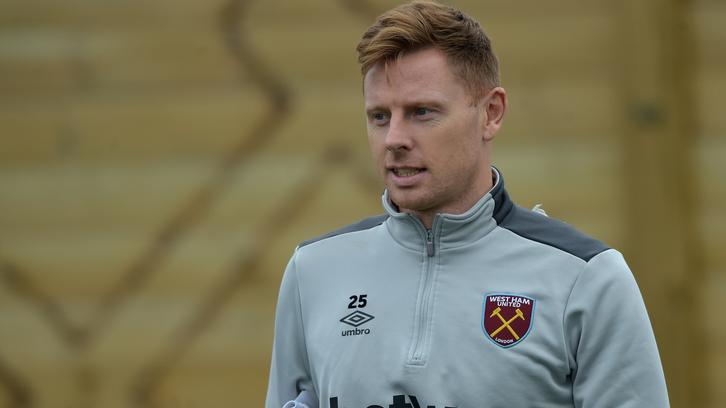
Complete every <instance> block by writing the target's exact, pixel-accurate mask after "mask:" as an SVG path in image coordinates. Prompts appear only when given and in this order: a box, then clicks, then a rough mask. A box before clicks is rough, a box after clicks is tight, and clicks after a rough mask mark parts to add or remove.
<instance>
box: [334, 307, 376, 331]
mask: <svg viewBox="0 0 726 408" xmlns="http://www.w3.org/2000/svg"><path fill="white" fill-rule="evenodd" d="M371 320H373V316H371V315H369V314H368V313H363V312H361V311H359V310H356V311H355V312H353V313H351V314H349V315H348V316H345V317H344V318H342V319H340V321H341V322H343V323H345V324H347V325H350V326H353V327H358V326H360V325H362V324H365V323H368V322H370V321H371Z"/></svg>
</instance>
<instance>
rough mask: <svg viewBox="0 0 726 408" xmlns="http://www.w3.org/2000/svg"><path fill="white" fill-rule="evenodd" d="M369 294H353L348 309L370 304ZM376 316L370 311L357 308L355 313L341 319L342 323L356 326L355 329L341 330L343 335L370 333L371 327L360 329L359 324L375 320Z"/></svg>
mask: <svg viewBox="0 0 726 408" xmlns="http://www.w3.org/2000/svg"><path fill="white" fill-rule="evenodd" d="M367 297H368V295H353V296H351V297H350V298H348V299H349V300H350V301H351V302H350V303H348V309H358V308H364V307H366V305H368V300H367V299H366V298H367ZM374 318H375V317H374V316H371V315H369V314H368V313H364V312H361V311H360V310H356V311H354V312H353V313H351V314H349V315H347V316H345V317H344V318H342V319H340V321H341V322H342V323H345V324H347V325H349V326H353V327H355V329H353V330H343V331H342V332H341V336H343V337H345V336H357V335H360V334H370V333H371V329H359V328H358V326H361V325H364V324H366V323H368V322H370V321H371V320H373V319H374Z"/></svg>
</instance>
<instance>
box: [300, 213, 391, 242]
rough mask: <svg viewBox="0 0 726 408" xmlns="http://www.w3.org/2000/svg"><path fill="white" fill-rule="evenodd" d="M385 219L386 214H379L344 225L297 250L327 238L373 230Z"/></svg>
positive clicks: (311, 240)
mask: <svg viewBox="0 0 726 408" xmlns="http://www.w3.org/2000/svg"><path fill="white" fill-rule="evenodd" d="M387 218H388V214H381V215H376V216H373V217H368V218H365V219H363V220H361V221H358V222H356V223H353V224H350V225H346V226H345V227H343V228H340V229H337V230H335V231H332V232H329V233H327V234H325V235H322V236H319V237H317V238H313V239H310V240H307V241H305V242H302V243H301V244H300V245H299V246H298V248H302V247H305V246H308V245H310V244H314V243H316V242H320V241H323V240H326V239H329V238H334V237H337V236H340V235H344V234H350V233H353V232H359V231H365V230H368V229H371V228H375V227H377V226H379V225H381V224H383V222H384V221H386V219H387Z"/></svg>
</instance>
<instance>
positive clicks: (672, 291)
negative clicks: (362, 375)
mask: <svg viewBox="0 0 726 408" xmlns="http://www.w3.org/2000/svg"><path fill="white" fill-rule="evenodd" d="M397 4H399V3H398V2H396V1H384V0H309V1H297V0H267V1H261V0H259V1H253V0H174V1H172V0H107V1H99V0H63V1H57V0H3V1H2V2H0V408H9V407H38V408H45V407H48V408H56V407H63V408H65V407H69V408H92V407H104V408H127V407H128V408H130V407H164V408H167V407H168V408H173V407H185V408H186V407H218V408H223V407H252V406H262V405H263V403H264V397H265V392H266V387H267V375H268V370H269V359H270V352H271V346H272V335H273V321H274V309H275V302H276V298H277V290H278V285H279V282H280V279H281V277H282V273H283V270H284V268H285V265H286V263H287V261H288V259H289V257H290V255H291V254H292V251H293V249H294V248H295V246H296V245H297V244H298V243H299V242H301V241H303V240H305V239H309V238H312V237H315V236H317V235H320V234H323V233H325V232H327V231H330V230H333V229H336V228H339V227H341V226H343V225H345V224H348V223H350V222H354V221H357V220H359V219H360V218H363V217H366V216H370V215H374V214H379V213H381V212H382V208H381V206H380V193H381V191H382V184H381V183H380V182H379V181H378V178H377V174H376V172H375V170H374V168H373V162H372V159H371V156H370V153H369V150H368V145H367V139H366V130H365V119H364V115H363V97H362V93H361V77H360V74H359V70H358V66H357V64H356V57H357V55H356V52H355V46H356V44H357V43H358V40H359V39H360V36H361V35H362V33H363V31H364V30H365V29H366V28H367V27H368V26H369V25H370V24H371V23H372V22H373V20H374V18H375V17H376V16H377V15H378V14H380V13H381V12H383V11H385V10H387V9H389V8H391V7H394V6H395V5H397ZM446 4H449V5H451V6H454V7H457V8H460V9H461V10H463V11H464V12H466V13H467V14H469V15H471V16H472V17H474V18H475V19H477V20H478V21H479V22H480V23H481V24H482V25H483V26H484V28H485V30H486V31H487V32H488V34H489V35H490V36H491V37H492V39H493V43H494V48H495V51H496V52H497V54H498V56H499V58H500V64H501V72H502V84H503V86H504V88H505V89H506V91H507V94H508V97H509V102H510V108H509V111H508V112H507V115H506V117H505V122H504V127H503V129H502V131H501V132H500V133H499V134H498V135H497V139H496V140H495V143H494V157H493V162H494V164H495V165H496V166H497V167H498V168H499V169H500V170H501V171H502V173H503V175H504V179H505V182H506V185H507V188H508V190H509V192H510V194H511V196H512V197H513V198H514V200H515V201H516V202H517V203H518V204H520V205H523V206H525V207H529V208H531V207H534V205H536V204H543V206H542V208H543V209H545V210H546V211H547V213H548V214H549V215H550V216H552V217H555V218H558V219H560V220H563V221H565V222H567V223H569V224H571V225H574V226H575V227H577V228H579V229H581V230H582V231H584V232H586V233H588V234H590V235H593V236H595V237H597V238H599V239H601V240H603V241H604V242H605V243H607V244H609V245H611V246H613V247H615V248H617V249H619V250H621V251H622V252H623V253H624V254H625V256H626V259H627V260H628V262H629V263H630V265H631V268H632V269H633V273H634V275H635V276H636V279H637V280H638V283H639V285H640V287H641V290H642V292H643V296H644V298H645V301H646V305H647V306H648V309H649V313H650V316H651V319H652V321H653V326H654V330H655V332H656V336H657V340H658V343H659V347H660V350H661V355H662V359H663V364H664V367H665V370H666V377H667V381H668V385H669V389H670V394H671V400H672V406H673V407H714V408H715V407H724V406H726V311H725V310H726V114H724V109H725V108H726V24H724V21H726V2H724V1H723V0H691V1H687V0H681V1H676V0H658V1H656V0H616V1H611V0H594V1H587V2H583V1H576V0H546V1H543V0H509V1H501V0H500V1H493V0H477V1H474V0H472V1H463V0H459V1H450V2H446Z"/></svg>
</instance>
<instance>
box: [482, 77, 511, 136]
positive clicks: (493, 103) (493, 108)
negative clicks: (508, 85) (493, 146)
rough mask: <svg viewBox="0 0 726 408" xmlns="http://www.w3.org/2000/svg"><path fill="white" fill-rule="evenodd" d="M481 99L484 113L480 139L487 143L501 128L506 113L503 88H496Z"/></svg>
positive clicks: (505, 99) (505, 96)
mask: <svg viewBox="0 0 726 408" xmlns="http://www.w3.org/2000/svg"><path fill="white" fill-rule="evenodd" d="M482 99H483V100H482V109H483V110H484V113H485V118H484V134H483V135H482V139H484V141H487V142H489V141H491V140H492V139H494V136H495V135H496V134H497V132H498V131H499V128H501V127H502V119H503V118H504V113H505V112H506V111H507V93H506V92H504V89H503V88H500V87H496V88H494V89H492V90H491V91H489V92H488V93H487V94H486V95H485V96H484V98H482Z"/></svg>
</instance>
